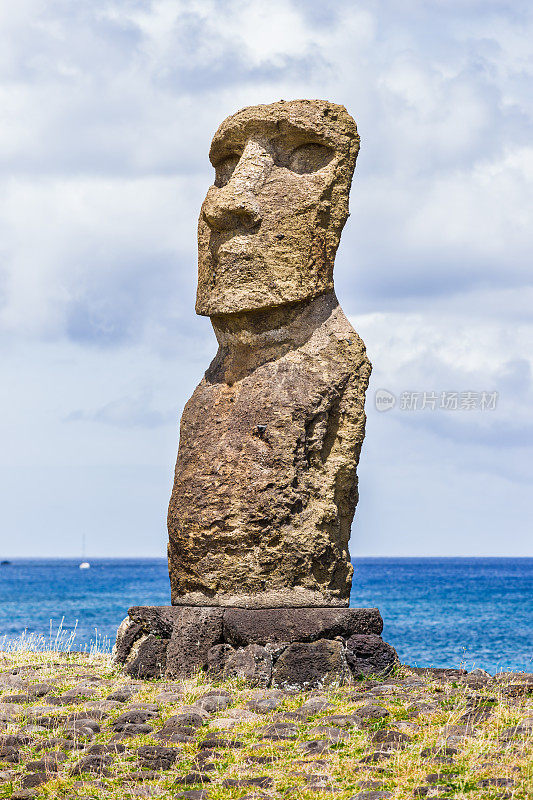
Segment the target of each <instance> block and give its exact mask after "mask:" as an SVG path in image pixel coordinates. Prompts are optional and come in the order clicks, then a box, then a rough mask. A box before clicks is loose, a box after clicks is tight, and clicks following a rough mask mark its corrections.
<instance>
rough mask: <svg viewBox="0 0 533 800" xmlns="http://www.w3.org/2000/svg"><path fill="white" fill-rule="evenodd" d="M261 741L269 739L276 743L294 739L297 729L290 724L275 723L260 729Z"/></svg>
mask: <svg viewBox="0 0 533 800" xmlns="http://www.w3.org/2000/svg"><path fill="white" fill-rule="evenodd" d="M260 732H261V734H262V735H261V738H262V739H270V740H271V741H273V742H277V741H280V740H283V739H296V737H297V736H298V728H297V726H296V725H293V724H291V723H290V722H276V723H274V724H273V725H267V726H266V727H265V728H262V729H260Z"/></svg>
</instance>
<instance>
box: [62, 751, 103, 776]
mask: <svg viewBox="0 0 533 800" xmlns="http://www.w3.org/2000/svg"><path fill="white" fill-rule="evenodd" d="M110 763H111V756H109V755H89V756H85V758H81V759H80V760H79V761H78V762H77V763H76V764H74V766H73V767H72V769H71V770H70V774H71V775H82V774H83V773H84V772H98V773H101V774H102V775H106V774H109V770H108V766H109V764H110Z"/></svg>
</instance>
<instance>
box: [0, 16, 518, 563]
mask: <svg viewBox="0 0 533 800" xmlns="http://www.w3.org/2000/svg"><path fill="white" fill-rule="evenodd" d="M532 38H533V22H532V20H531V15H530V13H529V11H528V7H527V6H526V5H525V4H522V3H516V2H514V3H510V2H509V3H506V2H501V1H500V0H498V2H496V0H495V1H494V2H487V1H486V0H483V2H482V1H481V0H469V1H468V2H467V1H466V0H461V2H450V0H447V2H439V3H433V4H429V5H428V4H425V3H422V2H417V1H416V0H412V1H411V2H409V3H407V5H406V4H404V5H402V6H401V7H400V6H398V4H397V3H394V2H392V0H389V1H388V2H385V3H382V4H378V5H376V4H375V3H373V2H370V0H368V2H366V0H365V1H364V2H361V3H358V4H354V3H352V2H345V1H344V0H339V2H336V3H331V4H324V3H319V2H318V0H317V2H302V1H300V0H273V2H272V3H270V4H269V5H268V6H265V4H264V3H261V2H260V1H259V0H246V1H245V0H227V2H218V1H217V0H192V2H185V0H151V2H142V0H94V2H90V3H64V2H62V0H49V1H48V2H45V1H44V0H19V2H17V3H16V4H13V3H12V4H4V5H3V6H2V9H1V10H0V104H1V106H2V110H3V114H2V117H3V123H2V125H1V126H0V173H1V174H2V182H3V187H4V192H3V194H2V197H1V199H0V348H2V349H3V354H10V356H11V358H10V360H9V367H8V368H7V367H6V371H5V376H4V378H5V380H6V381H7V388H5V387H4V390H3V393H2V420H3V434H4V440H5V441H6V442H8V443H9V447H8V448H7V449H6V450H5V451H4V458H5V459H6V466H7V467H8V466H9V463H11V462H14V460H15V459H18V463H19V464H20V466H21V469H22V472H21V473H20V474H21V475H23V474H24V472H23V466H24V464H25V463H35V464H37V463H38V464H40V465H41V467H42V468H43V469H45V467H46V463H51V464H52V463H53V464H54V468H57V469H60V468H62V467H61V464H63V465H68V464H69V463H76V464H77V465H78V466H79V468H80V469H82V468H83V464H92V465H96V464H97V463H98V459H100V464H101V465H102V468H103V469H107V468H109V469H110V470H111V473H106V475H108V474H112V470H113V469H114V468H118V463H119V461H120V459H121V458H122V462H121V463H124V462H127V463H130V464H136V465H140V466H142V464H143V463H146V464H150V465H151V466H153V467H154V468H157V469H162V470H165V469H167V467H168V465H169V464H171V462H172V461H173V458H174V450H175V441H174V438H173V435H172V436H171V434H170V430H171V429H172V425H171V424H170V423H169V424H167V423H166V422H165V421H166V420H167V419H168V418H169V415H170V414H171V413H172V412H171V409H172V408H176V409H178V408H179V407H180V406H181V405H183V402H184V401H185V400H186V398H187V394H188V393H190V390H191V388H192V386H193V385H194V380H196V378H197V377H198V376H199V375H200V374H201V371H202V368H205V367H206V366H207V363H208V360H209V357H210V354H211V353H212V350H213V347H214V339H213V337H212V335H211V334H210V332H209V324H208V322H207V321H205V320H198V319H196V318H195V317H194V313H193V302H194V292H195V278H196V245H195V239H196V219H197V215H198V210H199V206H200V203H201V200H202V198H203V195H204V192H205V190H206V188H207V186H208V184H209V182H210V181H211V175H212V170H211V167H210V165H209V162H208V159H207V152H208V147H209V142H210V139H211V136H212V134H213V132H214V130H215V129H216V127H217V126H218V124H219V123H220V122H221V120H222V119H223V118H224V117H225V116H227V115H228V114H230V113H232V112H233V111H235V110H236V109H237V108H240V107H242V106H244V105H248V104H254V103H258V102H270V101H272V100H277V99H280V98H285V99H290V98H292V97H327V98H330V99H332V100H334V101H337V102H340V103H343V104H344V105H346V106H347V108H348V110H349V111H350V112H351V113H352V114H353V115H354V117H355V118H356V120H357V123H358V127H359V130H360V133H361V136H362V149H361V154H360V156H359V161H358V167H357V171H356V179H355V183H354V188H353V191H352V200H351V209H352V218H351V220H350V222H349V224H348V226H347V228H346V231H345V233H344V236H343V242H342V245H341V249H340V251H339V256H338V262H337V286H338V294H339V297H340V298H341V301H342V303H343V305H344V307H345V308H346V310H347V312H349V313H350V315H351V316H352V317H354V318H355V322H356V328H357V329H358V330H359V331H360V332H361V333H362V334H363V336H364V338H365V339H366V340H367V344H368V347H369V351H370V353H371V357H372V360H373V361H374V377H373V387H377V385H378V384H377V383H376V381H378V380H379V381H380V383H382V384H383V385H388V386H390V387H391V389H393V390H397V391H400V390H403V389H409V388H417V387H418V386H420V387H421V388H422V389H423V388H425V382H429V381H430V380H431V382H432V386H431V387H429V388H433V385H434V386H435V387H438V388H443V389H446V388H449V387H448V385H447V384H448V382H450V383H451V382H456V383H457V385H458V387H460V388H465V389H470V388H472V389H477V388H485V387H490V386H492V385H494V386H495V387H496V388H497V389H499V390H500V391H501V393H502V401H501V404H500V406H499V408H498V413H497V415H496V416H495V417H493V418H491V419H492V421H493V422H490V423H489V421H488V418H483V419H482V420H481V421H480V420H477V422H476V424H474V422H473V421H472V420H470V422H468V420H466V419H464V418H463V417H458V418H457V419H455V418H454V419H453V420H452V423H450V424H451V427H450V425H448V427H446V425H444V423H443V421H442V419H441V418H440V417H439V416H438V415H437V416H436V417H427V418H425V419H424V420H419V418H418V417H414V418H413V421H412V422H409V423H407V422H406V421H404V422H402V419H401V418H400V417H398V416H396V417H394V418H393V417H384V416H380V415H376V414H374V416H373V417H372V415H371V414H369V437H372V438H369V441H368V442H367V445H366V447H365V453H366V455H364V456H363V462H362V465H361V470H362V493H361V497H362V500H361V502H362V504H363V508H362V514H363V517H364V519H365V520H366V521H367V524H369V525H373V526H374V528H375V529H376V530H377V527H379V525H378V523H379V520H380V519H381V518H380V517H379V513H381V512H378V510H376V509H378V507H380V506H379V503H377V504H376V507H375V508H374V512H375V516H374V517H372V516H371V515H370V516H369V515H368V514H367V512H366V511H365V510H364V502H365V499H364V497H365V495H364V492H365V490H366V491H367V492H368V493H369V494H368V496H371V495H372V492H373V491H374V489H373V488H372V486H374V487H375V492H376V493H377V494H378V495H379V491H380V488H379V487H380V485H381V484H380V480H381V479H380V474H381V473H382V471H383V469H384V466H383V462H382V461H380V451H379V448H385V447H388V448H390V452H391V454H392V458H393V459H394V458H396V459H400V458H401V459H402V464H401V467H402V469H401V470H400V467H399V466H398V464H396V465H393V466H391V465H390V464H389V465H388V466H387V467H386V470H385V474H386V475H387V480H388V481H390V482H391V483H397V486H398V492H400V491H403V492H404V493H408V492H409V491H410V489H409V486H410V485H412V484H409V481H412V482H414V483H416V485H420V486H422V487H424V486H425V487H426V489H427V493H428V497H431V498H432V501H431V502H429V501H428V504H427V514H428V515H429V514H430V513H431V510H432V508H433V509H434V507H435V504H437V503H438V491H439V485H440V484H439V481H440V482H442V481H443V480H445V477H444V475H445V472H444V473H443V472H442V471H441V472H439V475H438V477H437V476H436V475H433V476H431V475H430V474H429V473H430V470H429V469H428V465H430V464H432V460H433V457H434V453H435V452H436V448H437V452H438V453H439V454H440V457H441V458H442V459H443V460H444V461H446V463H447V464H452V465H453V469H455V470H458V471H459V472H460V474H461V478H460V479H459V478H458V479H457V480H455V479H454V481H453V484H454V487H455V488H454V490H453V503H454V504H455V508H456V509H458V508H462V511H461V512H459V511H458V512H457V515H456V517H455V518H454V521H453V524H455V525H460V519H461V513H462V514H463V518H465V515H468V514H471V513H473V509H474V500H472V506H471V507H469V508H467V507H466V506H467V505H468V504H467V503H466V501H464V500H461V499H460V491H461V481H462V482H463V485H464V481H471V482H472V483H473V484H475V485H476V486H477V487H478V490H479V491H478V493H477V494H476V493H475V492H474V493H473V494H472V497H473V498H474V497H475V499H476V502H478V506H479V504H481V500H482V496H483V491H484V490H483V487H482V485H481V481H480V479H479V475H480V474H481V472H482V473H483V475H484V480H485V481H489V482H491V483H490V485H491V487H492V489H493V494H494V496H495V497H499V498H500V501H501V503H502V504H503V503H504V499H505V503H507V504H508V503H509V502H511V501H512V502H513V503H514V507H515V508H516V509H518V508H522V507H523V505H522V504H523V502H524V500H523V495H522V494H521V491H522V490H521V488H520V486H521V481H523V480H524V475H527V474H528V468H527V463H526V461H525V460H524V461H522V460H521V459H520V458H519V457H516V460H515V461H512V457H511V456H510V455H509V454H508V453H505V454H503V455H502V450H504V449H505V448H504V447H503V444H502V442H504V440H505V437H507V441H508V442H512V441H514V442H515V443H517V442H519V440H520V435H521V434H520V431H522V432H523V433H524V436H526V434H527V425H528V416H527V415H528V410H529V408H530V404H531V386H530V377H529V376H530V372H529V370H530V368H531V360H530V358H531V356H530V354H531V346H530V342H531V334H532V331H531V326H530V322H528V321H527V320H528V317H529V315H530V307H531V300H532V296H531V293H532V291H533V290H532V289H531V280H530V276H529V253H530V251H531V244H532V237H533V233H532V231H533V225H532V222H533V220H532V219H531V204H530V201H529V198H530V196H531V184H532V178H533V155H532V153H533V151H532V149H531V144H530V138H531V129H532V127H533V119H532V116H533V115H532V109H531V98H530V82H531V72H532V67H531V59H530V41H531V39H532ZM17 359H18V360H17ZM180 376H181V377H182V379H180ZM463 382H464V385H463ZM467 383H468V384H471V385H468V386H467ZM14 386H18V388H17V390H14V389H12V388H11V387H14ZM37 398H38V400H37ZM69 415H70V416H71V417H72V415H74V416H76V415H77V421H76V422H74V421H73V422H71V423H69V424H66V423H65V422H63V420H64V419H65V418H68V417H69ZM385 419H388V420H389V422H385ZM483 420H485V421H483ZM156 422H160V423H161V424H160V425H156ZM478 423H479V424H478ZM481 423H482V424H481ZM493 423H494V424H493ZM150 424H152V425H153V426H154V427H152V428H148V427H147V426H148V425H150ZM447 424H448V423H447ZM476 425H477V427H476ZM461 426H462V427H461ZM465 426H466V427H465ZM468 426H469V427H468ZM483 426H484V427H483ZM491 426H492V427H491ZM498 432H499V433H498ZM498 436H499V437H500V440H499V441H498ZM168 437H170V438H171V439H172V440H171V441H170V439H169V438H168ZM461 437H462V439H461ZM413 442H416V447H417V451H416V453H415V452H414V451H413V452H410V453H409V454H408V455H405V451H406V449H407V450H409V447H410V446H411V445H412V444H413ZM436 442H437V444H436ZM411 449H412V448H411ZM481 452H483V453H484V455H481ZM10 454H11V455H10ZM13 454H15V455H13ZM487 454H489V455H487ZM9 457H10V458H11V462H10V461H9ZM365 459H366V464H367V466H366V467H365ZM454 459H455V461H454ZM489 465H490V469H489ZM450 469H452V467H450ZM365 470H367V472H366V473H365ZM387 470H388V471H387ZM400 472H401V475H403V476H404V477H403V478H402V477H401V475H400V474H399V473H400ZM128 474H131V476H133V477H131V479H132V480H141V479H140V478H138V477H137V478H135V477H134V476H135V475H137V476H138V475H140V474H142V469H141V471H140V472H138V473H137V472H135V470H133V471H132V472H131V473H128ZM457 474H459V473H457ZM365 475H366V478H365ZM465 476H466V477H465ZM487 476H488V477H487ZM106 480H107V478H106ZM121 480H122V477H121V478H119V477H117V482H120V481H121ZM365 480H366V483H365ZM369 482H370V484H372V485H369ZM506 482H510V483H511V484H512V490H509V492H508V489H507V488H505V487H507V483H506ZM17 485H18V484H17ZM97 485H98V486H99V487H101V482H99V481H97V480H96V479H95V483H94V487H96V486H97ZM365 487H366V488H365ZM138 488H139V487H138ZM15 491H16V490H15ZM19 491H20V495H21V497H25V496H26V491H25V486H24V485H23V482H22V483H21V484H20V486H19ZM139 491H140V494H142V490H141V489H140V490H139ZM387 491H388V490H387ZM476 491H477V490H476ZM10 492H11V493H12V492H13V489H11V490H10ZM96 494H97V493H96V488H95V497H96ZM156 495H157V498H158V499H157V502H160V496H159V495H158V494H157V493H156V494H155V495H154V498H155V497H156ZM398 497H399V495H398ZM398 497H396V498H395V499H394V498H393V496H392V495H390V497H389V499H390V503H391V504H393V505H394V504H396V505H398ZM153 501H154V502H155V500H153ZM110 502H111V501H110ZM117 502H118V501H117ZM147 502H148V501H147ZM150 502H152V501H150ZM450 502H451V501H450ZM465 503H466V505H465ZM494 503H496V500H494ZM481 505H482V504H481ZM106 508H108V510H109V513H110V518H115V519H116V518H120V512H119V508H118V506H117V507H115V509H114V511H113V510H110V509H111V506H106ZM152 509H153V513H154V514H155V513H156V509H155V506H153V507H152ZM374 512H373V513H374ZM95 513H96V512H95ZM402 513H403V514H404V517H403V518H404V520H407V517H409V525H412V526H414V528H413V533H412V536H411V538H410V540H409V541H410V544H409V548H411V550H410V552H416V551H417V547H418V549H419V550H420V548H422V549H423V546H425V545H423V543H421V542H422V540H421V530H422V528H421V527H419V528H417V526H416V519H415V518H414V517H413V519H411V516H412V515H413V514H414V512H413V509H412V508H411V510H404V511H403V512H402ZM479 513H480V519H479V529H480V530H481V527H482V526H483V524H484V522H483V520H485V521H486V517H487V514H488V511H487V513H485V511H484V510H483V508H481V510H480V512H479ZM490 513H491V515H492V517H493V518H494V519H496V517H497V515H495V513H494V509H492V510H491V512H490ZM517 513H518V512H517ZM365 514H366V517H365V516H364V515H365ZM376 515H377V516H376ZM410 515H411V516H410ZM30 516H31V515H30ZM138 516H139V519H140V516H142V515H138ZM445 518H446V515H443V517H442V519H445ZM13 519H14V520H16V515H15V516H14V517H13ZM99 519H100V518H99ZM446 519H448V522H449V523H450V524H452V519H451V518H446ZM521 519H522V518H521ZM54 521H55V523H56V522H57V519H56V518H55V517H54ZM383 522H384V520H383ZM389 523H390V524H392V517H391V518H390V520H389ZM389 523H388V524H389ZM58 524H59V523H58ZM406 524H407V523H406ZM443 524H444V523H443ZM520 524H521V523H520ZM520 524H519V522H518V521H517V523H516V531H517V533H516V537H517V539H516V542H519V541H521V539H520V536H521V534H520V532H519V531H520V530H522V529H521V527H520ZM131 525H134V520H132V521H131ZM131 525H130V528H131ZM421 525H422V523H420V526H421ZM61 526H63V529H64V531H65V536H66V537H67V538H68V532H69V530H70V521H69V520H68V519H67V518H66V517H65V519H63V522H61V523H60V524H59V528H61ZM385 527H387V526H385ZM31 529H32V526H31V525H30V524H28V531H31ZM387 529H388V531H389V532H388V533H387V536H388V537H389V538H388V540H387V541H389V542H390V541H392V539H393V533H392V532H391V530H390V529H389V528H387ZM494 531H496V528H494ZM29 535H30V534H29ZM58 536H59V534H58ZM417 537H418V538H417ZM491 541H492V544H491V546H493V545H494V547H495V546H496V545H495V544H494V541H493V540H491ZM376 546H377V545H376ZM380 546H381V545H380ZM459 546H460V541H459V539H457V540H455V539H454V543H453V545H452V544H450V547H451V548H452V551H453V547H459ZM383 547H386V542H385V544H383ZM405 547H406V548H407V544H406V545H405ZM517 548H518V549H519V544H517ZM117 552H119V551H118V550H117ZM366 552H368V548H367V549H366Z"/></svg>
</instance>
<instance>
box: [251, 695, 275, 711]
mask: <svg viewBox="0 0 533 800" xmlns="http://www.w3.org/2000/svg"><path fill="white" fill-rule="evenodd" d="M280 705H281V700H280V699H279V698H278V697H263V698H261V699H259V700H249V701H248V702H247V703H246V707H247V708H249V709H250V710H251V711H253V712H255V713H256V714H270V713H271V712H272V711H275V710H276V709H277V708H279V707H280Z"/></svg>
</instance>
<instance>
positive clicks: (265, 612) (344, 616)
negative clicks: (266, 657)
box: [224, 608, 383, 647]
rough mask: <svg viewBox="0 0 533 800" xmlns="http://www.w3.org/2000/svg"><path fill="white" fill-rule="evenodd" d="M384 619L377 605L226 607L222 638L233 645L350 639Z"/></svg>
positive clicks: (375, 629) (377, 630) (376, 631)
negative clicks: (363, 606)
mask: <svg viewBox="0 0 533 800" xmlns="http://www.w3.org/2000/svg"><path fill="white" fill-rule="evenodd" d="M382 630H383V620H382V619H381V614H380V613H379V611H378V609H377V608H269V609H245V608H228V609H226V610H225V612H224V641H226V642H228V643H229V644H231V645H233V646H234V647H245V646H246V645H248V644H262V645H265V644H271V643H274V642H287V643H290V642H313V641H316V640H317V639H334V638H335V637H336V636H342V637H343V638H345V639H349V638H350V636H353V635H354V634H355V633H373V634H380V633H381V631H382Z"/></svg>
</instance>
